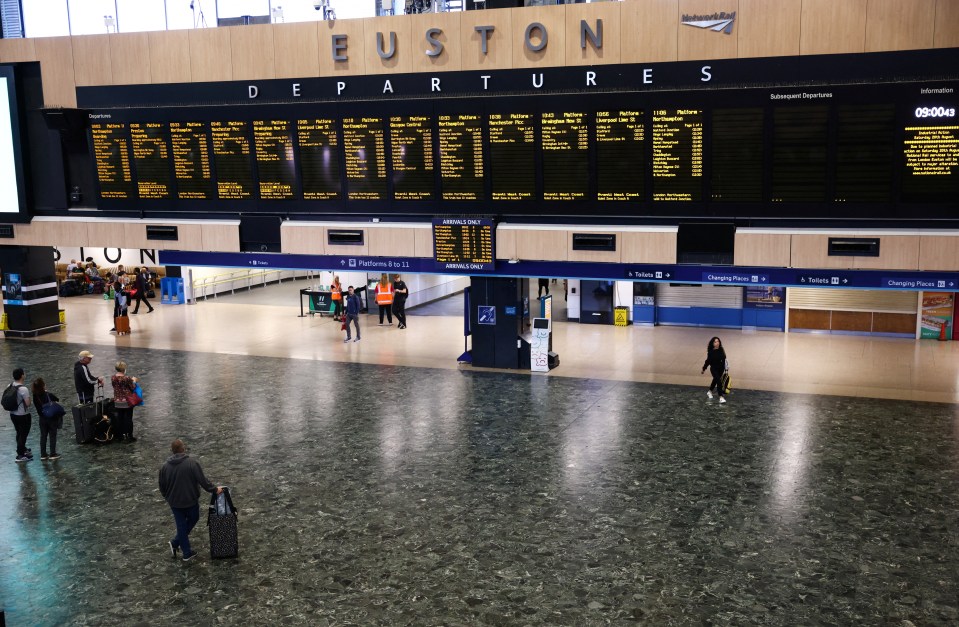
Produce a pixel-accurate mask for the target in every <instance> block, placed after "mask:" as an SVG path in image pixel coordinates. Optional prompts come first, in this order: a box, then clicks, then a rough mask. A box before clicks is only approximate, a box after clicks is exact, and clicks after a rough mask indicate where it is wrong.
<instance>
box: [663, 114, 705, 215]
mask: <svg viewBox="0 0 959 627" xmlns="http://www.w3.org/2000/svg"><path fill="white" fill-rule="evenodd" d="M702 195H703V112H702V111H700V110H698V109H657V110H656V111H653V200H659V201H677V200H685V201H698V200H701V199H702Z"/></svg>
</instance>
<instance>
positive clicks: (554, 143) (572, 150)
mask: <svg viewBox="0 0 959 627" xmlns="http://www.w3.org/2000/svg"><path fill="white" fill-rule="evenodd" d="M586 118H587V116H586V114H585V113H573V112H569V111H567V112H562V113H544V114H543V117H542V133H543V142H542V143H543V200H583V199H585V198H586V195H587V194H588V193H589V125H588V124H587V122H586Z"/></svg>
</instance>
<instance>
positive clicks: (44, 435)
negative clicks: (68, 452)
mask: <svg viewBox="0 0 959 627" xmlns="http://www.w3.org/2000/svg"><path fill="white" fill-rule="evenodd" d="M32 388H33V389H32V392H33V406H34V407H35V408H36V410H37V417H38V418H39V423H40V461H47V460H54V461H55V460H58V459H60V453H58V452H57V433H58V432H59V431H60V429H61V428H62V427H63V415H64V414H65V413H67V412H66V410H65V409H64V408H63V405H61V404H60V399H59V398H58V397H57V395H56V394H53V393H52V392H49V391H47V385H46V382H44V380H43V379H40V378H38V379H37V380H35V381H34V382H33V386H32ZM48 439H49V441H50V454H49V455H48V454H47V440H48Z"/></svg>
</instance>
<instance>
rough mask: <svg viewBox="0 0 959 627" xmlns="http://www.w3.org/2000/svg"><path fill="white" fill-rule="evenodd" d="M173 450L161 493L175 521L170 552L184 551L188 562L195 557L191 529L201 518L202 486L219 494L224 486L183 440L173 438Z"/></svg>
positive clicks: (162, 471) (164, 469)
mask: <svg viewBox="0 0 959 627" xmlns="http://www.w3.org/2000/svg"><path fill="white" fill-rule="evenodd" d="M170 451H171V452H172V453H173V454H172V455H171V456H170V457H169V458H167V460H166V463H165V464H163V467H162V468H160V494H162V495H163V498H165V499H166V501H167V504H169V506H170V510H171V511H172V512H173V519H174V520H175V521H176V536H175V537H174V538H173V539H172V540H170V542H169V545H170V553H171V555H172V556H173V557H174V558H175V557H176V556H177V552H178V551H183V561H184V562H189V561H190V560H191V559H193V558H194V557H195V556H196V551H194V550H193V549H192V548H191V547H190V532H191V531H193V527H194V526H195V525H196V523H197V521H198V520H200V504H199V503H198V502H197V499H199V498H200V490H199V488H201V487H202V488H203V489H204V490H206V491H207V492H209V493H211V494H212V493H214V492H215V493H216V494H220V493H222V492H223V486H214V485H213V484H212V483H210V480H209V479H207V478H206V476H205V475H204V474H203V469H202V468H200V464H199V462H197V461H196V460H195V459H193V458H191V457H190V456H189V454H187V452H186V444H185V443H184V442H183V440H180V439H179V438H178V439H176V440H173V443H172V444H171V445H170Z"/></svg>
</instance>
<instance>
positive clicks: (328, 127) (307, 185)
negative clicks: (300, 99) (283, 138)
mask: <svg viewBox="0 0 959 627" xmlns="http://www.w3.org/2000/svg"><path fill="white" fill-rule="evenodd" d="M296 140H297V143H298V144H299V146H300V172H301V179H302V184H303V200H336V199H338V198H339V197H340V193H341V192H340V190H341V189H342V187H341V184H340V139H339V137H338V136H337V134H336V120H334V119H332V118H310V119H307V120H297V121H296Z"/></svg>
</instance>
